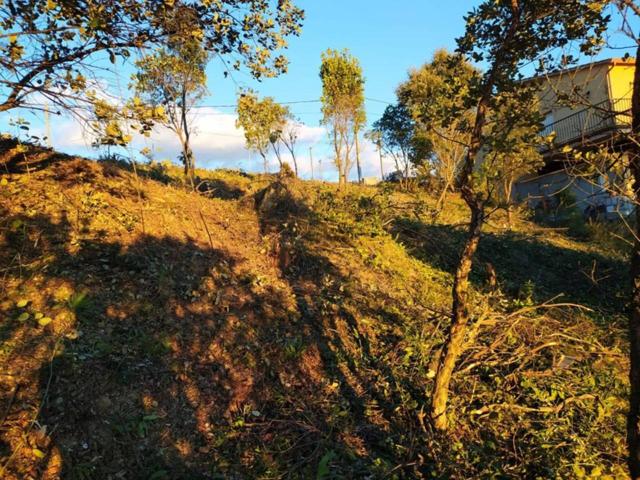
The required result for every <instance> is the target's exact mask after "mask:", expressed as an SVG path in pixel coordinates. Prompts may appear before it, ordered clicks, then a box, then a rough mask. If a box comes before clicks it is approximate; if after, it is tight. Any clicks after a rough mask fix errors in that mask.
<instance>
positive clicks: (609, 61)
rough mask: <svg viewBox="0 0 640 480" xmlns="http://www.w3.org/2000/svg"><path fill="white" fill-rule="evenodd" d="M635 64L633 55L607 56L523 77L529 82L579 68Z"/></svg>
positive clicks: (575, 70) (587, 68) (589, 68)
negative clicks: (624, 56)
mask: <svg viewBox="0 0 640 480" xmlns="http://www.w3.org/2000/svg"><path fill="white" fill-rule="evenodd" d="M635 64H636V59H635V58H633V57H628V58H626V59H624V58H607V59H604V60H598V61H597V62H589V63H584V64H582V65H576V66H575V67H571V68H566V69H564V70H554V71H552V72H548V73H544V74H541V75H536V76H534V77H529V78H525V79H524V81H525V82H530V81H533V80H537V79H539V78H545V79H546V78H549V77H556V76H558V75H564V74H567V73H571V72H577V71H579V70H591V69H593V68H597V67H600V66H602V65H608V66H612V67H615V66H626V67H630V66H635Z"/></svg>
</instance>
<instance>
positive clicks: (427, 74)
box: [397, 50, 480, 214]
mask: <svg viewBox="0 0 640 480" xmlns="http://www.w3.org/2000/svg"><path fill="white" fill-rule="evenodd" d="M479 75H480V72H479V71H478V70H477V69H475V68H473V67H472V66H471V64H470V63H469V62H468V61H467V59H465V58H464V57H463V56H462V55H460V54H452V53H449V52H448V51H446V50H438V51H436V52H435V54H434V55H433V58H432V60H431V62H429V63H426V64H424V65H423V66H422V67H420V68H419V69H415V70H412V71H410V72H409V78H408V79H407V80H406V81H404V82H403V83H401V84H400V86H399V87H398V89H397V95H398V99H399V101H400V102H401V103H402V104H404V105H406V107H407V109H408V110H409V111H410V112H411V113H412V115H413V117H414V119H415V122H416V128H418V129H419V130H420V132H421V135H422V137H423V138H424V141H425V142H428V144H429V145H430V149H431V162H430V165H429V166H428V167H430V168H431V169H432V170H433V171H434V173H435V174H436V176H437V178H438V180H439V183H440V193H439V194H438V200H437V202H436V209H435V211H436V214H437V213H438V212H440V211H441V210H442V206H443V203H444V199H445V196H446V194H447V192H449V191H451V190H452V189H453V187H454V185H455V182H456V179H457V177H458V174H459V172H460V169H461V166H462V162H463V160H464V158H465V155H466V152H467V148H468V145H469V137H470V130H471V128H470V126H471V121H472V118H473V113H474V112H473V101H470V99H469V96H470V88H472V86H473V85H474V83H476V82H478V80H479Z"/></svg>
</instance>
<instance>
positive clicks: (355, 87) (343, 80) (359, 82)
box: [320, 49, 366, 189]
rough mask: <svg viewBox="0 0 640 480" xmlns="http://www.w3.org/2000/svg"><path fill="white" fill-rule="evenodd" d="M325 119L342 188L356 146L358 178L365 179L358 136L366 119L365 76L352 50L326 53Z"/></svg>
mask: <svg viewBox="0 0 640 480" xmlns="http://www.w3.org/2000/svg"><path fill="white" fill-rule="evenodd" d="M320 79H321V80H322V98H321V100H322V114H323V118H322V123H323V124H325V125H327V126H328V127H329V135H330V137H331V142H332V144H333V150H334V155H335V157H334V162H335V165H336V167H337V168H338V180H339V185H340V187H341V188H343V189H344V188H346V185H347V177H348V176H349V171H350V170H351V166H352V165H353V156H352V155H353V149H354V146H355V149H356V152H355V153H356V162H357V163H358V179H359V180H361V179H362V169H361V168H360V151H359V150H360V149H359V143H358V136H359V134H360V132H361V131H362V128H363V127H364V124H365V122H366V114H365V109H364V77H363V75H362V68H361V67H360V63H359V62H358V60H357V59H356V58H355V57H354V56H353V55H351V54H350V53H349V51H348V50H342V51H337V50H332V49H329V50H327V51H326V52H324V53H323V54H322V64H321V66H320Z"/></svg>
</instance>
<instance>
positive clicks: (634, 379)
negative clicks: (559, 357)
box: [627, 44, 640, 480]
mask: <svg viewBox="0 0 640 480" xmlns="http://www.w3.org/2000/svg"><path fill="white" fill-rule="evenodd" d="M638 55H640V44H639V45H638V49H637V52H636V58H638ZM631 115H632V120H631V130H632V137H633V138H632V141H631V147H630V148H631V152H630V154H629V158H630V165H629V168H630V170H631V174H632V175H633V179H634V186H633V189H634V197H635V198H634V200H635V215H636V225H635V239H636V240H635V242H634V246H633V256H632V259H631V282H632V283H631V287H632V295H631V305H630V307H631V308H630V309H629V348H630V350H629V355H630V369H629V383H630V387H631V391H630V395H629V413H628V417H627V444H628V448H629V472H630V473H631V478H632V479H633V480H637V479H640V240H639V237H640V146H639V145H638V143H637V142H638V140H640V138H639V137H638V134H639V133H640V69H636V70H635V73H634V78H633V95H632V98H631Z"/></svg>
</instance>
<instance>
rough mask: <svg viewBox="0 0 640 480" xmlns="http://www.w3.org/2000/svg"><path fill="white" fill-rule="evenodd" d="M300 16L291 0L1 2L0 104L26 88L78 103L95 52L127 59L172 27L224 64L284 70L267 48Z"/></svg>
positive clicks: (292, 30) (275, 46)
mask: <svg viewBox="0 0 640 480" xmlns="http://www.w3.org/2000/svg"><path fill="white" fill-rule="evenodd" d="M303 18H304V12H303V11H302V10H301V9H299V8H297V7H296V6H295V5H294V4H293V3H292V1H291V0H284V1H280V2H277V3H276V4H275V5H274V4H272V3H271V2H263V1H257V0H250V1H240V0H223V1H217V2H209V1H197V2H188V3H185V2H173V1H167V2H157V1H153V0H143V1H138V2H125V1H116V0H114V1H106V2H100V3H99V4H95V5H94V4H92V5H86V4H85V3H84V2H80V1H70V2H55V1H47V2H29V3H27V4H23V3H20V2H14V1H8V2H3V3H2V4H0V25H1V27H0V33H1V34H2V37H4V39H3V41H2V42H0V55H1V56H2V57H3V58H6V59H7V62H5V63H3V66H2V71H3V72H4V75H3V76H4V77H6V78H7V81H6V84H5V90H4V96H3V97H2V99H0V111H4V110H8V109H11V108H16V107H20V106H23V105H24V104H25V103H29V105H33V102H32V101H34V100H35V101H36V102H37V101H38V100H37V99H36V98H34V97H33V96H31V95H30V94H31V93H33V92H40V93H43V95H42V98H43V100H41V101H40V102H44V99H45V98H53V99H55V102H54V103H55V104H56V105H58V106H62V107H68V106H72V105H74V104H77V103H78V101H83V93H84V90H85V89H86V87H87V85H88V82H87V80H86V78H87V77H89V76H90V75H91V76H94V75H95V74H97V73H99V72H100V71H101V69H103V68H104V67H103V65H102V63H101V62H100V61H96V60H102V59H108V60H109V61H111V63H116V62H117V61H118V60H119V59H122V60H124V61H126V60H127V59H128V58H129V57H130V56H131V55H132V54H133V53H134V52H135V51H139V50H140V49H147V48H154V47H158V46H161V47H162V46H166V45H167V44H170V43H171V41H172V40H174V39H175V37H176V36H177V35H191V36H193V37H197V38H198V39H199V40H200V42H201V43H202V45H203V46H204V49H205V50H206V51H207V52H215V53H216V54H217V55H220V56H222V57H223V58H226V59H230V60H231V68H234V69H240V68H241V67H242V65H244V66H245V67H246V68H247V69H248V71H249V72H250V73H251V75H252V76H253V77H255V78H264V77H272V76H276V75H278V74H280V73H283V72H285V71H286V69H287V60H286V58H284V57H283V56H282V55H274V52H276V51H278V50H281V49H283V48H285V47H286V46H287V37H290V36H292V35H298V34H299V33H300V29H301V24H302V20H303ZM179 26H182V27H184V28H179ZM27 99H28V100H27Z"/></svg>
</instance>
